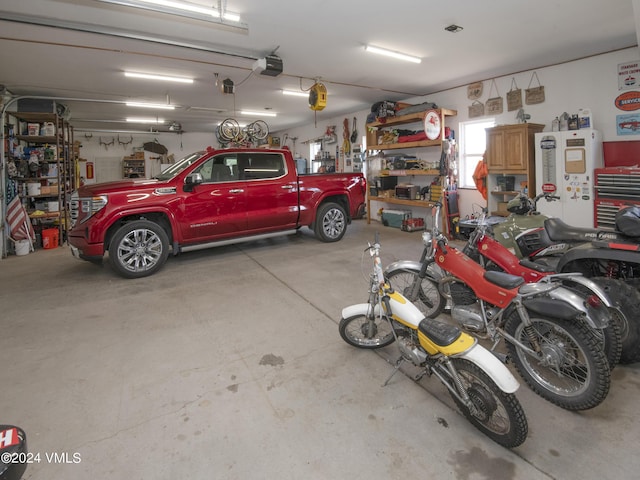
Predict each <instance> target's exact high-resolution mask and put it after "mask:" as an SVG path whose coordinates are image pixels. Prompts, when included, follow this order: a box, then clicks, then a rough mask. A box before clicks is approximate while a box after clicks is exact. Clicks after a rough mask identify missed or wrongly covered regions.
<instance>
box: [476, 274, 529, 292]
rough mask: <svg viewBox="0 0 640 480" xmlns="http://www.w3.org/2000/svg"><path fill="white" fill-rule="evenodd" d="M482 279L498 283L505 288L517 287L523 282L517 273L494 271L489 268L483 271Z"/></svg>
mask: <svg viewBox="0 0 640 480" xmlns="http://www.w3.org/2000/svg"><path fill="white" fill-rule="evenodd" d="M483 276H484V279H485V280H486V281H488V282H491V283H493V284H494V285H498V286H499V287H502V288H507V289H509V290H511V289H512V288H516V287H519V286H520V285H522V284H523V283H524V278H522V277H520V276H518V275H511V274H510V273H506V272H496V271H493V270H489V271H486V272H484V275H483Z"/></svg>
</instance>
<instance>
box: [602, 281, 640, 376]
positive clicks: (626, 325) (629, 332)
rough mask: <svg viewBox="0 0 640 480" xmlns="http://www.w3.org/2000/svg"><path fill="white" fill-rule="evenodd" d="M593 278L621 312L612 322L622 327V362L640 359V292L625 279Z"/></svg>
mask: <svg viewBox="0 0 640 480" xmlns="http://www.w3.org/2000/svg"><path fill="white" fill-rule="evenodd" d="M591 280H593V281H594V282H596V283H597V284H598V285H600V286H601V287H602V288H603V289H604V291H605V292H606V293H607V295H608V296H609V300H610V301H611V303H612V304H614V305H615V306H616V307H617V308H618V309H619V312H616V314H613V315H612V320H613V322H612V323H614V322H615V323H617V324H618V327H619V329H620V343H621V350H622V352H621V354H620V363H622V364H629V363H635V362H638V361H640V293H638V290H636V289H635V288H634V287H632V286H631V285H627V284H626V283H624V281H623V280H617V279H615V278H606V277H594V278H592V279H591Z"/></svg>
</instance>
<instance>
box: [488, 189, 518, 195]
mask: <svg viewBox="0 0 640 480" xmlns="http://www.w3.org/2000/svg"><path fill="white" fill-rule="evenodd" d="M519 194H520V192H516V191H514V190H491V195H519Z"/></svg>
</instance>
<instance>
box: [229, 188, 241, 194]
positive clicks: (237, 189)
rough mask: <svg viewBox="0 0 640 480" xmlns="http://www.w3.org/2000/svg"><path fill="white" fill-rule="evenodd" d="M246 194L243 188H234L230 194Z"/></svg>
mask: <svg viewBox="0 0 640 480" xmlns="http://www.w3.org/2000/svg"><path fill="white" fill-rule="evenodd" d="M242 192H244V189H242V188H232V189H231V190H229V193H242Z"/></svg>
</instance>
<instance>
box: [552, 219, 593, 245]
mask: <svg viewBox="0 0 640 480" xmlns="http://www.w3.org/2000/svg"><path fill="white" fill-rule="evenodd" d="M544 228H545V230H546V231H547V235H549V238H550V239H551V240H553V241H555V242H590V241H591V240H596V238H597V234H598V230H596V229H595V228H581V227H572V226H571V225H567V224H566V223H564V222H563V221H562V220H560V219H559V218H556V217H551V218H547V219H546V220H545V221H544Z"/></svg>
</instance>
